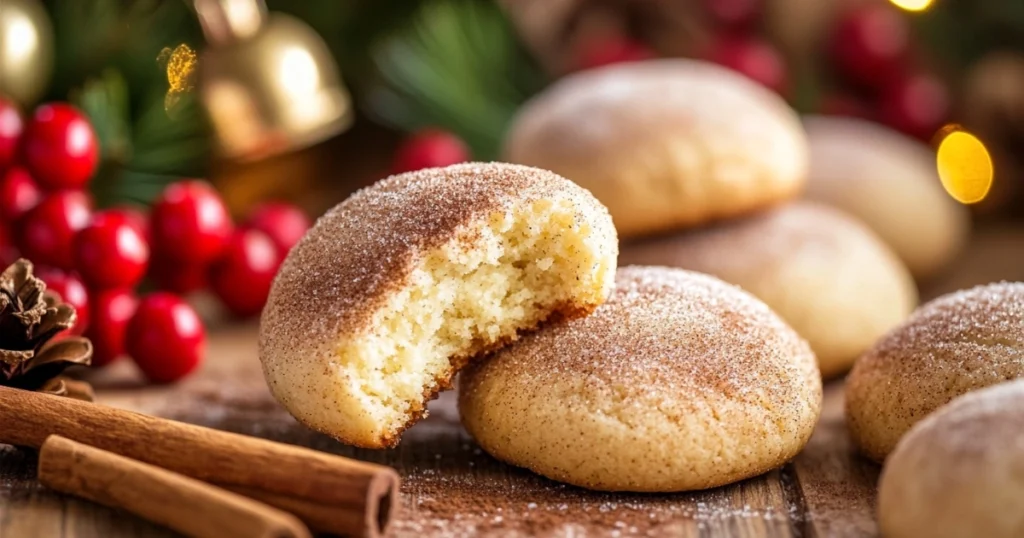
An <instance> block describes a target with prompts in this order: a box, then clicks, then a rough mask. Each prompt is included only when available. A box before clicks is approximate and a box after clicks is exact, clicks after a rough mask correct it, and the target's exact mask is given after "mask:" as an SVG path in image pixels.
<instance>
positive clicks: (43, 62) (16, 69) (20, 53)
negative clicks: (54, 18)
mask: <svg viewBox="0 0 1024 538" xmlns="http://www.w3.org/2000/svg"><path fill="white" fill-rule="evenodd" d="M52 70H53V27H52V26H51V25H50V19H49V17H48V16H47V14H46V10H45V9H43V5H42V4H41V3H40V2H39V1H38V0H0V94H2V95H6V96H8V97H10V98H12V99H14V100H15V101H16V102H18V103H19V104H21V105H22V106H23V107H28V106H29V105H31V104H33V103H35V102H36V100H38V99H39V98H40V97H41V96H42V94H43V92H44V91H45V90H46V85H47V84H48V83H49V82H50V74H51V72H52Z"/></svg>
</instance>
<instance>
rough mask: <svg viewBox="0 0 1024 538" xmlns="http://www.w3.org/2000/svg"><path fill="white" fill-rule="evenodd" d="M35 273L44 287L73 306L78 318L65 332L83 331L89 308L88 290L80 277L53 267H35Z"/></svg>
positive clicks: (80, 332)
mask: <svg viewBox="0 0 1024 538" xmlns="http://www.w3.org/2000/svg"><path fill="white" fill-rule="evenodd" d="M35 274H36V276H37V277H39V279H40V280H42V281H43V282H45V283H46V289H48V290H52V291H55V292H57V294H58V295H60V298H61V300H62V301H64V302H65V303H68V304H69V305H71V306H73V307H75V313H76V314H77V315H78V320H77V321H76V322H75V326H74V327H72V328H71V329H69V330H68V331H67V332H68V333H70V334H75V335H78V334H82V333H84V332H85V330H86V329H87V328H88V327H89V315H90V310H89V292H88V291H86V289H85V285H84V284H82V281H81V279H79V278H78V276H76V275H75V274H74V273H70V272H68V271H62V270H60V269H56V268H53V267H37V268H36V270H35Z"/></svg>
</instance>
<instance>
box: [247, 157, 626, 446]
mask: <svg viewBox="0 0 1024 538" xmlns="http://www.w3.org/2000/svg"><path fill="white" fill-rule="evenodd" d="M617 254H618V243H617V240H616V237H615V229H614V227H613V226H612V221H611V218H610V217H609V215H608V212H607V211H606V210H605V208H604V206H602V205H601V204H600V203H599V202H598V201H597V200H595V199H594V197H593V196H591V195H590V193H588V192H587V191H585V190H584V189H582V188H580V187H578V186H577V185H575V184H573V183H572V182H570V181H568V180H566V179H563V178H561V177H559V176H557V175H555V174H553V173H551V172H548V171H545V170H538V169H535V168H528V167H524V166H516V165H508V164H480V163H471V164H465V165H456V166H451V167H448V168H435V169H429V170H424V171H421V172H414V173H409V174H402V175H398V176H393V177H390V178H388V179H385V180H382V181H380V182H378V183H377V184H375V185H373V186H371V187H369V188H366V189H363V190H361V191H359V192H357V193H356V194H354V195H353V196H352V197H350V198H349V199H347V200H345V201H344V202H342V203H341V204H339V205H338V206H337V207H335V208H334V209H332V210H331V211H329V212H328V213H327V214H326V215H324V216H323V217H322V218H320V220H319V221H317V223H316V225H315V226H314V227H313V228H312V229H311V230H310V231H309V232H308V233H307V234H306V236H305V237H304V238H303V239H302V241H301V242H300V243H299V244H298V245H296V246H295V248H293V249H292V251H291V252H290V253H289V254H288V257H287V259H286V260H285V262H284V265H283V266H282V267H281V270H280V272H279V273H278V275H277V278H276V279H275V280H274V285H273V288H272V289H271V292H270V299H269V300H268V302H267V306H266V308H265V309H264V311H263V317H262V320H261V323H260V360H261V361H262V363H263V373H264V375H265V377H266V380H267V383H268V384H269V385H270V389H271V391H272V392H273V394H274V396H275V397H276V398H277V399H278V401H280V402H281V404H282V405H284V406H285V408H287V409H288V411H290V412H291V413H292V414H293V415H294V416H295V417H296V418H297V419H298V420H299V421H301V422H303V423H305V424H306V425H307V426H309V427H311V428H313V429H315V430H318V431H320V432H323V433H326V434H328V435H330V436H332V437H335V438H336V439H338V440H340V441H342V442H345V443H349V444H352V445H357V446H362V447H371V448H377V447H387V446H393V445H394V444H396V443H397V442H398V439H399V435H400V434H401V432H402V431H403V430H404V429H405V428H406V427H408V426H409V425H411V424H412V423H413V422H415V421H416V420H417V419H418V418H419V417H420V416H422V415H423V414H425V405H426V402H427V400H429V399H430V398H432V397H433V396H434V395H435V394H436V393H437V392H438V391H439V390H441V389H444V388H447V387H448V386H449V384H450V381H451V378H452V376H454V375H455V373H456V371H457V370H458V369H459V368H461V367H462V366H463V365H464V364H466V362H467V361H469V360H470V358H472V357H474V356H476V355H478V354H480V353H481V352H484V351H486V350H490V349H494V348H496V347H498V346H500V345H502V344H504V343H507V342H510V341H512V340H515V339H516V338H517V331H519V330H522V329H532V328H534V327H536V326H537V325H538V324H539V323H541V322H543V321H544V320H546V319H548V318H550V317H564V318H573V317H577V316H581V315H585V314H588V313H589V312H591V311H592V310H593V309H594V308H596V307H597V305H599V304H601V303H602V302H604V300H605V298H606V297H607V296H608V294H609V292H610V290H611V288H612V286H613V284H614V280H613V279H614V273H615V263H616V255H617Z"/></svg>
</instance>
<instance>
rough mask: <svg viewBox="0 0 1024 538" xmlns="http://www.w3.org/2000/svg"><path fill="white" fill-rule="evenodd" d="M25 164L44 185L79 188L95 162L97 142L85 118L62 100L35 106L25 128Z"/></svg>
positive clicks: (96, 159)
mask: <svg viewBox="0 0 1024 538" xmlns="http://www.w3.org/2000/svg"><path fill="white" fill-rule="evenodd" d="M22 152H23V155H24V156H25V164H26V165H27V166H28V168H29V170H31V171H32V176H33V177H35V178H36V181H38V182H39V184H40V185H42V186H43V187H44V188H47V189H52V190H56V189H80V188H82V187H84V186H85V185H86V184H87V183H88V182H89V180H90V179H92V175H93V174H94V173H95V172H96V166H97V164H99V143H98V142H97V141H96V133H95V132H93V130H92V125H90V124H89V120H88V118H86V117H85V115H83V114H82V113H81V112H79V110H78V109H77V108H75V107H73V106H71V105H69V104H66V103H49V104H45V105H40V106H39V107H38V108H36V111H35V114H33V116H32V119H31V121H29V124H28V126H27V127H26V129H25V141H24V145H23V146H22Z"/></svg>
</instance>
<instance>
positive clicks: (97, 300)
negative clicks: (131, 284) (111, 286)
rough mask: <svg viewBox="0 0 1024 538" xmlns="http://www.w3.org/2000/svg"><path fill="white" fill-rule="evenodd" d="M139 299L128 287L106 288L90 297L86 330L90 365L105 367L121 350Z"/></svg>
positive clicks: (122, 351) (123, 348)
mask: <svg viewBox="0 0 1024 538" xmlns="http://www.w3.org/2000/svg"><path fill="white" fill-rule="evenodd" d="M138 303H139V299H138V298H137V297H136V296H135V294H134V293H132V291H131V290H129V289H117V290H106V291H101V292H99V293H96V294H94V295H93V296H92V309H91V312H90V313H91V315H90V320H89V329H88V330H86V332H85V336H86V337H88V338H89V340H90V341H92V348H93V352H92V365H93V366H106V365H108V364H110V363H112V362H114V361H115V360H117V359H118V358H120V357H121V356H122V355H124V353H125V332H126V330H127V328H128V321H129V320H130V319H131V317H132V316H133V315H134V314H135V308H136V306H138Z"/></svg>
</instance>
